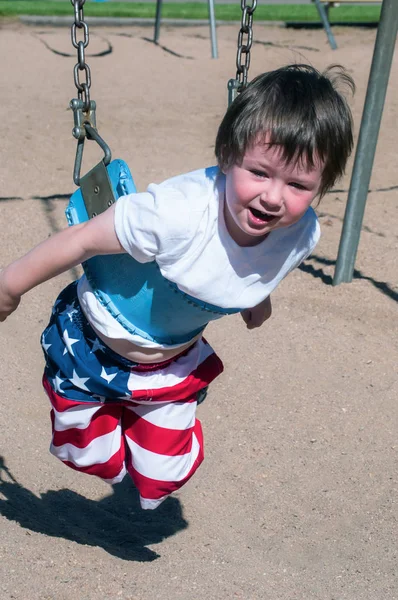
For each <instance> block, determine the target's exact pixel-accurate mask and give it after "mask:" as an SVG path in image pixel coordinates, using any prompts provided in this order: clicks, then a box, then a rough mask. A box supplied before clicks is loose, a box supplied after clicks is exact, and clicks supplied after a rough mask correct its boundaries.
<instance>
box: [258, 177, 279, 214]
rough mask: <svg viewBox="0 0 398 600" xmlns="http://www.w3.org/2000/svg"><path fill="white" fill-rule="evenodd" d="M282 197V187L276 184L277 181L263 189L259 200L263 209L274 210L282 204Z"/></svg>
mask: <svg viewBox="0 0 398 600" xmlns="http://www.w3.org/2000/svg"><path fill="white" fill-rule="evenodd" d="M282 199H283V187H282V186H281V185H278V184H277V183H274V184H272V183H271V182H270V185H268V186H267V189H266V190H264V192H263V194H262V195H261V201H262V203H263V206H264V208H265V209H268V210H275V209H278V208H280V207H281V206H282Z"/></svg>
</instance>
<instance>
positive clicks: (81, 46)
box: [70, 0, 91, 112]
mask: <svg viewBox="0 0 398 600" xmlns="http://www.w3.org/2000/svg"><path fill="white" fill-rule="evenodd" d="M70 1H71V4H72V6H73V8H74V11H75V22H74V23H73V24H72V29H71V38H72V44H73V47H74V48H76V49H77V63H76V64H75V66H74V69H73V77H74V80H75V86H76V89H77V93H78V98H79V100H82V101H83V107H84V111H85V112H89V110H90V87H91V71H90V67H89V66H88V64H87V63H86V60H85V53H84V51H85V49H86V48H87V46H88V43H89V32H88V25H87V23H86V22H85V21H84V11H83V5H84V3H85V1H86V0H70ZM78 29H82V30H83V40H80V41H78V39H77V30H78ZM82 72H84V78H85V80H84V81H80V75H81V74H82Z"/></svg>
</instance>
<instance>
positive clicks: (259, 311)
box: [240, 296, 272, 329]
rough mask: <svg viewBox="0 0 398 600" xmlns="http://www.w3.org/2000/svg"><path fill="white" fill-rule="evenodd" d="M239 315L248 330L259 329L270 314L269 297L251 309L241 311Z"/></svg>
mask: <svg viewBox="0 0 398 600" xmlns="http://www.w3.org/2000/svg"><path fill="white" fill-rule="evenodd" d="M240 314H241V315H242V319H243V320H244V322H245V323H246V325H247V328H248V329H255V328H256V327H260V326H261V325H262V324H263V323H264V322H265V321H266V320H267V319H269V318H270V316H271V314H272V306H271V297H270V296H268V298H266V299H265V300H263V301H262V302H260V304H257V306H254V307H253V308H246V309H245V310H242V312H241V313H240Z"/></svg>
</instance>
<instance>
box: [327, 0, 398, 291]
mask: <svg viewBox="0 0 398 600" xmlns="http://www.w3.org/2000/svg"><path fill="white" fill-rule="evenodd" d="M394 5H395V6H394ZM397 30H398V10H397V5H396V0H383V4H382V7H381V14H380V22H379V26H378V29H377V36H376V42H375V47H374V52H373V59H372V66H371V70H370V75H369V81H368V89H367V91H366V99H365V106H364V109H363V115H362V120H361V128H360V131H359V138H358V145H357V149H356V154H355V162H354V168H353V172H352V177H351V183H350V190H349V193H348V201H347V207H346V211H345V216H344V223H343V231H342V235H341V238H340V245H339V251H338V256H337V262H336V270H335V275H334V278H333V285H338V284H339V283H341V282H343V281H345V282H350V281H352V277H353V273H354V266H355V258H356V255H357V250H358V244H359V237H360V234H361V227H362V220H363V215H364V212H365V204H366V197H367V194H368V189H369V182H370V177H371V174H372V167H373V160H374V155H375V151H376V145H377V138H378V135H379V129H380V122H381V117H382V114H383V107H384V100H385V97H386V92H387V85H388V79H389V75H390V70H391V63H392V58H393V54H394V47H395V39H396V37H397Z"/></svg>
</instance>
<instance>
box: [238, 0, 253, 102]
mask: <svg viewBox="0 0 398 600" xmlns="http://www.w3.org/2000/svg"><path fill="white" fill-rule="evenodd" d="M240 5H241V9H242V19H241V28H240V31H239V34H238V52H237V55H236V68H237V71H236V81H237V82H238V91H241V89H242V88H243V87H245V86H246V85H247V75H248V71H249V66H250V49H251V47H252V44H253V28H252V25H253V13H254V11H255V10H256V6H257V0H241V3H240Z"/></svg>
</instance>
